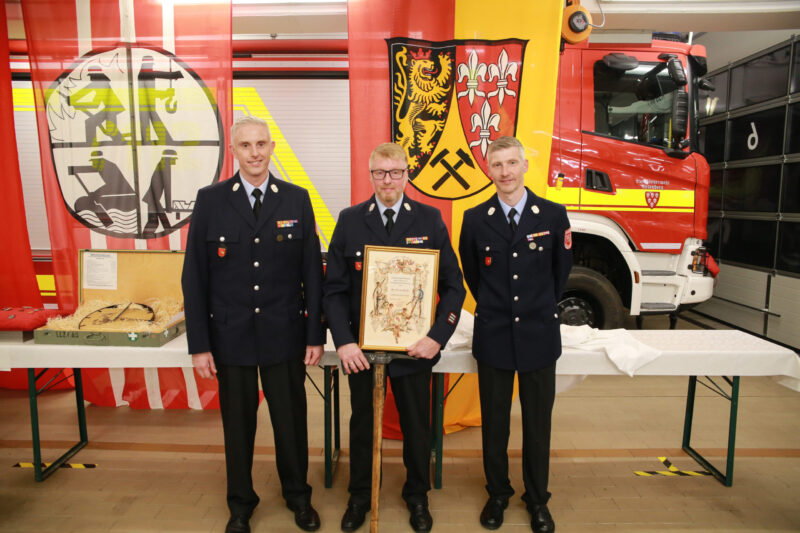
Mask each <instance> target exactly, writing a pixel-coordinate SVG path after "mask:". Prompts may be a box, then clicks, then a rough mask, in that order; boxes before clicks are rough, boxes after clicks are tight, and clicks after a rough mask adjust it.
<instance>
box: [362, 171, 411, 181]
mask: <svg viewBox="0 0 800 533" xmlns="http://www.w3.org/2000/svg"><path fill="white" fill-rule="evenodd" d="M406 170H408V169H407V168H393V169H391V170H382V169H379V168H377V169H375V170H370V171H369V173H370V174H372V179H374V180H377V181H380V180H382V179H386V176H387V175H388V176H389V177H390V178H392V179H393V180H400V179H403V175H405V173H406Z"/></svg>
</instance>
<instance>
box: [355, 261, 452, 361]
mask: <svg viewBox="0 0 800 533" xmlns="http://www.w3.org/2000/svg"><path fill="white" fill-rule="evenodd" d="M363 271H364V276H363V282H362V286H361V328H360V336H359V346H360V347H361V349H362V350H371V351H394V352H405V351H408V346H410V345H411V344H413V343H414V342H416V341H418V340H419V339H421V338H422V337H424V336H425V335H427V334H428V331H429V330H430V328H431V325H433V321H434V318H435V316H434V315H435V312H436V299H437V292H436V290H437V285H438V280H439V250H431V249H427V248H403V247H392V246H374V245H366V246H365V247H364V265H363Z"/></svg>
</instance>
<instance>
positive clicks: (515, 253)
mask: <svg viewBox="0 0 800 533" xmlns="http://www.w3.org/2000/svg"><path fill="white" fill-rule="evenodd" d="M511 255H512V256H514V257H517V255H519V254H517V252H514V253H513V254H511Z"/></svg>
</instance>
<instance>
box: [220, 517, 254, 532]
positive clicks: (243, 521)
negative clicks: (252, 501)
mask: <svg viewBox="0 0 800 533" xmlns="http://www.w3.org/2000/svg"><path fill="white" fill-rule="evenodd" d="M225 533H250V519H249V518H248V517H246V516H231V519H230V520H228V525H226V526H225Z"/></svg>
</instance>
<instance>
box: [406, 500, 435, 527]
mask: <svg viewBox="0 0 800 533" xmlns="http://www.w3.org/2000/svg"><path fill="white" fill-rule="evenodd" d="M408 510H409V511H411V516H410V518H409V519H408V523H409V524H411V529H413V530H414V531H416V532H417V533H422V532H426V531H430V530H431V528H432V527H433V517H432V516H431V513H430V511H428V504H427V503H415V504H408Z"/></svg>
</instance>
